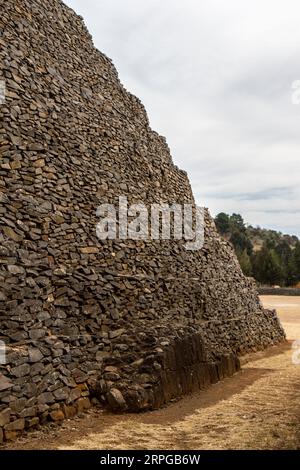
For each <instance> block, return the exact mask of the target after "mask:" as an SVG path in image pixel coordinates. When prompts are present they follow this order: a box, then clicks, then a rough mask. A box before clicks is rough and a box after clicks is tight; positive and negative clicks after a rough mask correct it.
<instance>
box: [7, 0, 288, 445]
mask: <svg viewBox="0 0 300 470" xmlns="http://www.w3.org/2000/svg"><path fill="white" fill-rule="evenodd" d="M0 4H1V15H0V30H1V36H0V80H5V83H6V90H7V93H6V100H5V103H3V104H0V156H1V158H0V258H1V263H0V340H1V341H2V342H4V343H5V345H6V357H7V361H6V364H0V368H1V373H0V410H1V411H0V413H1V419H2V421H0V422H1V423H2V424H1V425H0V426H2V428H1V427H0V442H1V440H2V439H3V436H4V438H5V439H15V438H16V437H17V436H18V435H19V433H20V432H21V431H22V430H23V429H24V427H26V428H30V427H32V426H36V425H37V424H39V423H44V422H45V421H46V420H47V419H50V420H54V421H60V420H61V419H63V418H64V417H65V416H67V417H69V416H73V415H74V414H75V413H76V412H81V411H83V410H86V409H88V407H89V406H90V401H89V395H90V393H91V394H97V395H98V396H99V398H100V399H101V400H102V401H104V402H105V403H108V404H109V405H110V406H111V407H112V408H114V409H118V410H123V409H127V410H131V411H138V410H145V409H151V408H156V407H158V406H161V405H163V404H164V403H167V402H168V401H169V400H171V399H173V398H175V397H178V396H181V395H183V394H184V393H189V392H190V391H193V390H196V389H199V388H204V387H206V386H208V385H209V384H210V383H213V382H216V381H217V380H220V379H222V378H223V377H226V376H230V375H232V374H233V373H234V372H236V371H237V370H239V360H238V355H240V354H243V353H246V352H251V351H256V350H259V349H263V348H266V347H268V346H270V345H273V344H276V343H279V342H281V341H283V340H284V332H283V330H282V328H281V326H280V324H279V322H278V319H277V316H276V313H275V312H273V311H266V310H264V309H263V308H262V305H261V304H260V302H259V298H258V294H257V291H256V287H255V284H254V282H253V280H251V279H249V278H246V277H245V276H243V274H242V272H241V269H240V267H239V264H238V261H237V259H236V257H235V255H234V253H233V251H232V249H231V247H230V245H229V244H228V243H227V242H226V241H224V240H221V239H220V237H219V235H218V234H217V231H216V229H215V226H214V223H213V221H212V219H211V217H210V216H209V213H208V212H207V211H206V212H205V244H204V247H203V248H202V249H201V250H199V251H194V252H193V251H187V250H186V248H185V241H181V240H160V241H159V240H151V241H149V240H148V241H143V240H135V241H134V240H108V241H100V240H99V239H98V238H97V235H96V224H97V223H98V222H99V218H98V217H97V215H96V210H97V207H98V206H99V204H101V203H111V204H117V203H118V201H119V196H120V195H123V196H126V197H127V198H128V203H129V204H132V203H139V202H143V203H144V204H146V205H147V207H149V206H150V204H152V203H162V202H164V203H168V204H172V203H177V204H181V205H182V204H194V198H193V194H192V191H191V188H190V183H189V180H188V177H187V174H186V173H185V172H184V171H182V170H179V169H178V168H177V167H176V166H175V165H174V164H173V162H172V158H171V156H170V152H169V148H168V146H167V143H166V140H165V139H164V138H163V137H161V136H159V135H158V134H157V133H156V132H154V131H152V130H151V128H150V127H149V121H148V117H147V114H146V112H145V109H144V107H143V105H142V104H141V102H140V101H139V99H138V98H136V97H135V96H133V95H131V94H130V93H128V92H127V91H126V90H125V88H124V87H123V86H122V85H121V83H120V81H119V79H118V75H117V72H116V70H115V68H114V66H113V64H112V62H111V61H110V59H108V58H107V57H106V56H105V55H104V54H102V53H100V52H99V51H97V50H96V49H95V48H94V46H93V43H92V40H91V37H90V35H89V33H88V32H87V30H86V28H85V26H84V24H83V22H82V19H81V18H80V17H78V16H77V15H75V14H74V12H73V11H72V10H71V9H69V8H68V7H67V6H65V5H64V4H63V3H62V2H61V1H60V0H5V1H4V0H0ZM1 344H2V343H0V345H1ZM105 371H106V372H105ZM95 384H96V385H95ZM8 420H10V422H7V421H8Z"/></svg>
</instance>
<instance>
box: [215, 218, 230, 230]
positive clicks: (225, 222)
mask: <svg viewBox="0 0 300 470" xmlns="http://www.w3.org/2000/svg"><path fill="white" fill-rule="evenodd" d="M215 223H216V227H217V229H218V232H219V233H220V234H221V235H225V234H226V233H228V232H229V229H230V224H229V215H227V214H225V212H220V214H218V215H217V216H216V218H215Z"/></svg>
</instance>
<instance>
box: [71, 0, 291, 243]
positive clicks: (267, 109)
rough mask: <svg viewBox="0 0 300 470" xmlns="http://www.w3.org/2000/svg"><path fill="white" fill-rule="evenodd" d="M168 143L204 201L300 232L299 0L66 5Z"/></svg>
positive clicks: (74, 1)
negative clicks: (295, 99)
mask: <svg viewBox="0 0 300 470" xmlns="http://www.w3.org/2000/svg"><path fill="white" fill-rule="evenodd" d="M65 1H66V3H67V4H68V5H69V6H71V7H72V8H74V9H75V11H76V12H77V13H79V14H81V15H82V16H83V17H84V19H85V22H86V24H87V26H88V28H89V30H90V32H91V33H92V35H93V38H94V42H95V45H96V47H98V48H99V49H100V50H101V51H103V52H105V53H106V54H107V55H108V56H109V57H111V58H112V59H113V61H114V63H115V65H116V67H117V69H118V71H119V75H120V78H121V80H122V82H123V83H124V85H125V86H126V88H128V89H129V90H130V91H131V92H133V93H135V94H136V95H137V96H139V98H140V99H141V100H142V101H143V103H144V104H145V106H146V109H147V111H148V114H149V118H150V122H151V125H152V127H153V128H154V129H155V130H157V131H158V132H160V133H161V134H162V135H165V136H166V137H167V140H168V143H169V145H170V147H171V151H172V155H173V159H174V161H175V163H176V164H178V165H179V166H180V167H181V168H183V169H186V170H187V171H188V173H189V177H190V180H191V183H192V187H193V190H194V193H195V194H196V197H197V200H198V202H199V204H201V205H206V206H209V207H210V209H211V210H212V212H213V213H216V212H220V211H228V212H233V211H235V212H240V213H242V215H243V216H244V218H245V220H246V221H248V222H249V223H252V224H254V225H256V224H260V225H263V226H267V227H271V228H275V229H276V228H277V229H281V230H283V231H288V232H290V233H297V234H298V235H300V218H299V215H300V202H299V196H300V194H299V193H300V190H299V189H298V185H299V180H300V159H299V156H298V154H299V149H300V132H299V124H300V106H295V105H292V104H291V93H292V90H291V85H292V82H293V81H294V80H297V79H300V59H299V57H300V55H299V44H300V28H299V21H298V19H299V14H300V4H299V2H297V0H285V2H283V1H282V0H277V1H276V0H273V1H271V0H252V1H251V2H241V1H240V0H227V1H226V2H224V1H223V0H202V1H201V2H199V1H198V0H185V1H184V2H183V1H182V0H181V1H180V0H165V1H164V2H161V1H159V0H147V1H144V2H141V1H140V0H114V1H111V0H85V1H84V2H83V1H81V0H65Z"/></svg>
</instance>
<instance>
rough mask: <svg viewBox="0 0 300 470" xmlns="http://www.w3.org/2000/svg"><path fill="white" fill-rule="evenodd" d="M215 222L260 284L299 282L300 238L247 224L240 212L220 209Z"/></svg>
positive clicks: (246, 270)
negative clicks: (228, 212) (230, 212)
mask: <svg viewBox="0 0 300 470" xmlns="http://www.w3.org/2000/svg"><path fill="white" fill-rule="evenodd" d="M215 223H216V226H217V229H218V231H219V233H220V234H221V235H222V236H223V237H224V238H226V240H228V241H230V243H231V244H232V245H233V247H234V250H235V252H236V255H237V257H238V260H239V263H240V265H241V268H242V270H243V272H244V274H245V275H246V276H252V277H254V278H255V279H256V280H257V281H258V282H259V283H260V284H261V285H270V286H271V285H280V286H282V287H283V286H295V285H296V284H297V283H299V282H300V241H299V239H298V238H297V237H296V236H294V235H283V234H282V233H281V232H276V231H275V230H266V229H262V228H260V227H252V226H251V225H246V224H245V222H244V220H243V217H242V216H241V215H240V214H232V215H228V214H225V213H224V212H221V213H220V214H218V215H217V216H216V217H215Z"/></svg>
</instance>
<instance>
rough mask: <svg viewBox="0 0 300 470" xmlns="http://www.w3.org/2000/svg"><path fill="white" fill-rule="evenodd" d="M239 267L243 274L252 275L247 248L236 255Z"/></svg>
mask: <svg viewBox="0 0 300 470" xmlns="http://www.w3.org/2000/svg"><path fill="white" fill-rule="evenodd" d="M237 257H238V260H239V263H240V266H241V269H242V271H243V273H244V274H245V276H252V263H251V259H250V256H249V255H248V253H247V250H244V251H242V252H240V253H238V255H237Z"/></svg>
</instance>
